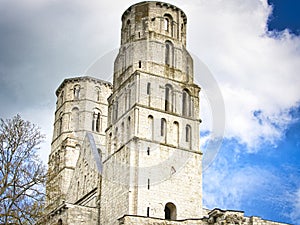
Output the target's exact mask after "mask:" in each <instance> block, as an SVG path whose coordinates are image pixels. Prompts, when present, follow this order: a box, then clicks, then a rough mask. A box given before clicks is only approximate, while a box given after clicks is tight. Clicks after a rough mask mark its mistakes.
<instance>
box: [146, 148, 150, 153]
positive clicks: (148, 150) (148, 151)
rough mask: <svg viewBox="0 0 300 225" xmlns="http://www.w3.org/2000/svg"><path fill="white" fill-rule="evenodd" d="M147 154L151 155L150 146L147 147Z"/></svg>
mask: <svg viewBox="0 0 300 225" xmlns="http://www.w3.org/2000/svg"><path fill="white" fill-rule="evenodd" d="M147 155H150V147H148V148H147Z"/></svg>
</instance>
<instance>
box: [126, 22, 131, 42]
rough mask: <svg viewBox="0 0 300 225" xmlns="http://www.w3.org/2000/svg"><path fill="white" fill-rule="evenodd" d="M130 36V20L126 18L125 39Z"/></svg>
mask: <svg viewBox="0 0 300 225" xmlns="http://www.w3.org/2000/svg"><path fill="white" fill-rule="evenodd" d="M130 36H131V23H130V20H127V23H126V39H127V41H128V40H129V39H130Z"/></svg>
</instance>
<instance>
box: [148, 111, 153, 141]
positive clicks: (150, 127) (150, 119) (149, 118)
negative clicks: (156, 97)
mask: <svg viewBox="0 0 300 225" xmlns="http://www.w3.org/2000/svg"><path fill="white" fill-rule="evenodd" d="M148 130H149V136H148V137H149V139H150V140H153V137H154V120H153V116H152V115H149V116H148Z"/></svg>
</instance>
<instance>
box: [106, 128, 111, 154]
mask: <svg viewBox="0 0 300 225" xmlns="http://www.w3.org/2000/svg"><path fill="white" fill-rule="evenodd" d="M111 139H112V133H109V135H108V143H107V144H108V146H107V148H108V154H111Z"/></svg>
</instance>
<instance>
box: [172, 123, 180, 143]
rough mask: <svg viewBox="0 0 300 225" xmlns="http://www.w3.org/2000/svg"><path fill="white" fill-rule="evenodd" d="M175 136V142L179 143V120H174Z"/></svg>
mask: <svg viewBox="0 0 300 225" xmlns="http://www.w3.org/2000/svg"><path fill="white" fill-rule="evenodd" d="M173 125H174V137H175V144H176V145H177V146H178V145H179V123H178V122H177V121H175V122H174V124H173Z"/></svg>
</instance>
